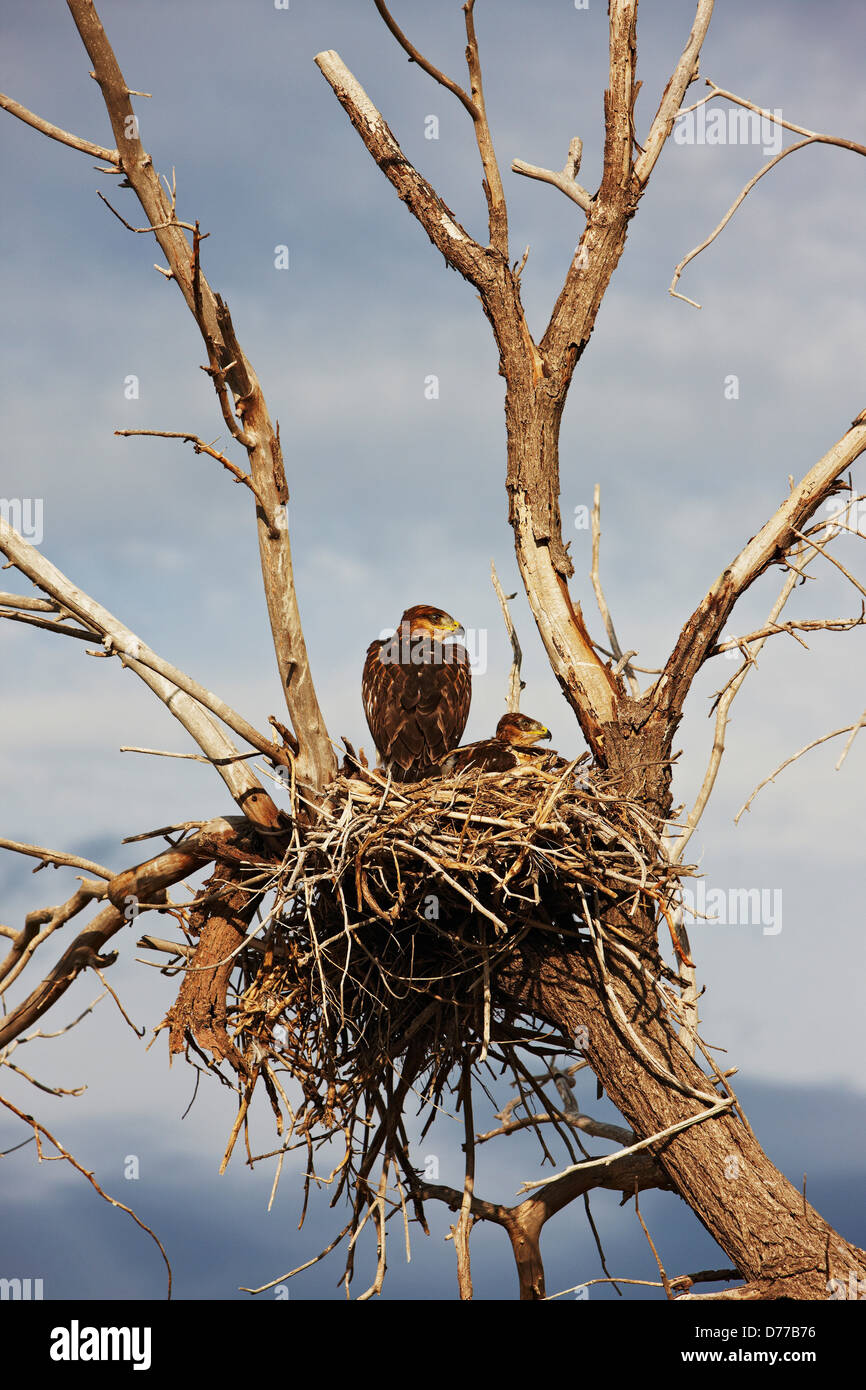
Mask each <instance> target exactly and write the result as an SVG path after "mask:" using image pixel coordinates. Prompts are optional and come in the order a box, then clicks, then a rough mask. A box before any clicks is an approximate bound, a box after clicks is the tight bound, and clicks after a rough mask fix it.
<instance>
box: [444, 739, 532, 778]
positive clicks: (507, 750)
mask: <svg viewBox="0 0 866 1390" xmlns="http://www.w3.org/2000/svg"><path fill="white" fill-rule="evenodd" d="M517 766H518V756H517V752H516V751H515V749H513V748H511V747H510V746H509V745H508V744H507V743H505V742H503V740H502V739H501V738H485V739H482V740H481V741H480V743H467V745H466V747H465V748H455V750H454V752H453V753H449V754H448V756H447V758H445V760H444V762H443V764H442V767H443V770H444V771H445V772H447V773H449V774H453V773H455V772H463V771H464V770H465V769H466V768H472V769H473V771H475V772H507V771H508V769H509V768H512V767H517Z"/></svg>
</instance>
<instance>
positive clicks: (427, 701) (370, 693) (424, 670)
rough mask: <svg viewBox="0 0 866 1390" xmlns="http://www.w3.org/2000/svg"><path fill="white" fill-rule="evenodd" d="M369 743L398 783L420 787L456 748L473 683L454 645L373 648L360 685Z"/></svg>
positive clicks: (462, 651) (389, 643)
mask: <svg viewBox="0 0 866 1390" xmlns="http://www.w3.org/2000/svg"><path fill="white" fill-rule="evenodd" d="M361 689H362V694H363V699H364V713H365V714H366V716H367V723H368V724H369V726H370V733H371V734H372V735H373V742H374V743H375V745H376V748H377V750H378V753H379V757H380V758H381V759H382V762H383V764H384V765H385V767H386V768H388V769H389V770H390V772H391V774H392V776H393V777H394V780H395V781H398V782H413V781H418V780H420V779H421V778H422V777H428V776H430V775H431V774H432V773H434V772H439V771H441V769H440V768H439V766H438V764H439V762H440V760H441V759H442V758H444V757H445V755H446V754H447V753H450V751H451V750H452V748H456V747H457V744H458V743H459V742H460V736H461V734H462V733H463V730H464V729H465V728H466V720H467V719H468V717H469V702H470V700H471V698H472V677H471V674H470V670H469V657H468V654H467V652H466V648H465V647H462V646H460V645H459V644H457V643H454V644H449V645H448V646H443V644H442V643H440V642H433V641H427V642H419V641H417V640H415V641H413V642H412V643H411V644H407V643H401V642H400V641H399V639H398V638H396V639H391V638H388V639H386V640H385V641H377V642H372V643H371V644H370V646H369V648H368V650H367V659H366V661H365V662H364V675H363V680H362V685H361Z"/></svg>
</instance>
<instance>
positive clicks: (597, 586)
mask: <svg viewBox="0 0 866 1390" xmlns="http://www.w3.org/2000/svg"><path fill="white" fill-rule="evenodd" d="M600 543H601V487H600V486H599V484H598V483H596V485H595V492H594V493H593V499H592V571H591V575H590V578H591V579H592V587H593V589H594V590H595V598H596V602H597V604H598V611H599V613H600V614H601V618H602V622H603V623H604V628H605V632H606V633H607V640H608V641H609V642H610V647H611V651H612V652H613V656H614V660H615V661H616V662H617V671H620V670H623V671H625V674H626V677H627V679H628V683H629V685H630V686H631V693H632V695H634V696H635V697H637V696H638V695H640V686H639V684H638V679H637V676H636V675H635V673H634V668H633V667H632V665H631V663H630V662H629V660H628V658H627V656H623V654H622V648H621V646H620V645H619V641H618V639H617V635H616V629H615V628H614V625H613V619H612V617H611V616H610V609H609V608H608V606H607V599H606V598H605V596H604V590H603V588H602V587H601V575H600V573H599V568H598V552H599V546H600ZM632 655H633V653H632Z"/></svg>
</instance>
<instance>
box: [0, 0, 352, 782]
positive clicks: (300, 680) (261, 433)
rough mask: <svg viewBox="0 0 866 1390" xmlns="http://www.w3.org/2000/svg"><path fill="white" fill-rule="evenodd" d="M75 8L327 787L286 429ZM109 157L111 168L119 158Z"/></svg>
mask: <svg viewBox="0 0 866 1390" xmlns="http://www.w3.org/2000/svg"><path fill="white" fill-rule="evenodd" d="M67 3H68V6H69V10H70V13H71V15H72V18H73V20H74V22H75V25H76V27H77V29H78V32H79V34H80V36H81V39H82V42H83V43H84V46H85V48H86V50H87V52H88V55H89V57H90V59H91V62H92V63H93V76H94V77H95V79H96V81H97V82H98V84H99V87H100V89H101V91H102V95H103V98H104V100H105V105H106V109H107V112H108V116H109V119H110V121H111V126H112V130H113V133H114V137H115V140H116V142H117V150H116V151H115V152H113V153H114V158H115V160H116V162H117V164H118V166H119V168H120V169H122V171H123V173H124V175H125V177H126V180H127V181H128V183H129V184H130V185H131V187H132V188H133V190H134V191H135V194H136V196H137V198H138V200H139V202H140V203H141V206H142V208H143V209H144V212H145V215H146V217H147V219H148V222H149V223H150V225H151V227H152V228H153V231H154V235H155V236H156V239H157V241H158V242H159V245H160V246H161V248H162V250H163V252H164V254H165V256H166V259H167V261H168V264H169V267H170V273H171V276H172V278H173V279H174V280H176V282H177V284H178V286H179V288H180V290H181V293H182V294H183V296H184V298H185V300H186V302H187V305H188V306H189V308H190V310H191V312H192V313H193V315H194V317H195V320H196V323H197V324H198V326H199V329H200V331H201V334H202V337H203V339H204V342H205V346H206V348H207V352H208V362H209V368H208V370H209V372H210V374H211V377H212V379H213V381H214V386H215V387H216V389H217V394H218V396H219V398H220V402H221V406H222V407H223V413H224V418H225V419H226V422H227V424H228V425H229V428H231V429H232V431H233V433H234V434H235V435H236V437H238V438H240V439H241V440H242V442H244V444H245V446H246V447H247V448H248V451H249V455H250V471H251V475H252V480H253V483H254V485H255V490H256V494H257V497H258V498H259V499H260V505H259V506H258V508H257V516H258V538H259V553H260V558H261V566H262V577H263V580H264V586H265V595H266V599H267V604H268V612H269V615H270V620H271V631H272V635H273V640H274V649H275V653H276V658H277V666H278V669H279V672H280V679H281V683H282V686H283V692H284V695H285V698H286V703H287V706H288V709H289V714H290V716H291V720H292V724H293V726H294V729H295V732H296V734H297V736H298V738H299V742H300V744H301V751H300V755H299V766H298V774H299V779H300V782H301V784H302V785H307V784H309V785H310V786H312V787H322V786H324V785H325V784H326V783H327V782H329V781H330V780H331V778H332V777H333V775H334V772H335V771H336V757H335V755H334V751H333V748H332V746H331V742H330V739H329V737H328V732H327V728H326V726H325V722H324V719H323V717H322V714H321V710H320V708H319V704H318V700H317V698H316V693H315V689H314V687H313V682H312V676H311V673H310V665H309V658H308V656H307V650H306V645H305V642H304V636H303V630H302V627H301V619H300V613H299V611H298V604H297V597H296V594H295V588H294V579H293V572H292V558H291V546H290V543H289V533H288V521H287V517H286V509H285V504H286V502H287V501H288V487H287V485H286V478H285V471H284V468H283V460H282V452H281V449H280V441H279V430H278V429H274V427H273V426H272V424H271V421H270V417H269V415H268V411H267V406H266V403H265V399H264V395H263V392H262V389H261V386H260V384H259V382H258V378H257V377H256V375H255V372H254V371H253V369H252V367H251V365H250V363H249V362H248V361H247V359H246V357H245V356H244V354H243V352H242V351H241V349H240V346H239V344H238V341H237V338H236V337H235V333H234V328H233V326H232V322H231V317H230V315H229V312H228V309H227V307H226V306H225V304H224V303H223V301H222V300H221V299H220V298H219V296H218V295H215V294H214V293H213V291H212V290H211V288H210V286H209V285H208V283H207V281H206V280H205V278H204V276H203V275H202V274H201V272H200V267H199V257H198V246H199V240H200V238H199V235H198V232H197V231H196V234H195V241H194V245H193V247H190V244H189V241H188V239H187V237H186V235H185V233H184V230H183V228H182V227H181V226H180V225H179V223H178V221H177V218H176V215H175V212H174V193H173V191H172V193H171V197H170V199H169V198H167V196H166V193H165V191H164V189H163V187H162V185H161V183H160V181H159V178H158V177H157V175H156V172H155V170H154V168H153V161H152V159H151V157H150V156H149V155H148V154H147V152H146V151H145V149H144V147H143V146H142V144H141V141H140V139H139V135H138V123H137V121H136V118H135V113H134V111H133V108H132V104H131V102H130V93H131V88H129V87H128V85H127V83H126V81H125V79H124V77H123V74H122V72H121V70H120V67H119V65H118V62H117V59H116V57H115V55H114V52H113V50H112V48H111V45H110V43H109V42H108V39H107V38H106V35H105V31H104V30H103V27H102V23H101V21H100V19H99V16H98V14H97V12H96V9H95V7H94V5H93V3H92V0H67ZM7 109H10V110H11V109H12V108H11V107H8V108H7ZM14 114H20V112H18V111H15V112H14ZM33 123H34V122H31V124H33ZM44 124H45V123H42V124H37V129H43V126H44ZM45 133H46V134H51V133H53V132H52V131H46V132H45ZM55 138H56V137H55ZM80 147H81V146H80V145H79V148H80ZM89 152H91V153H93V151H92V150H90V151H89ZM99 153H100V157H102V156H103V155H105V153H106V152H105V151H102V150H100V151H99ZM107 153H108V156H109V159H111V156H112V152H111V151H108V152H107ZM226 384H228V386H229V387H230V389H231V391H232V395H233V399H234V404H235V409H236V411H237V413H238V415H239V417H240V419H241V421H242V424H243V429H242V430H241V429H240V428H239V426H238V425H237V422H236V421H235V420H234V418H233V416H232V414H231V412H230V411H229V410H228V408H227V405H226V402H225V400H224V392H225V386H226Z"/></svg>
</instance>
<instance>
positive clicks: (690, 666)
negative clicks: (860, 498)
mask: <svg viewBox="0 0 866 1390" xmlns="http://www.w3.org/2000/svg"><path fill="white" fill-rule="evenodd" d="M864 449H866V411H863V412H861V414H860V415H858V416H857V418H856V419H855V420H854V422H853V423H852V425H851V427H850V429H848V430H847V431H846V433H845V434H844V435H843V436H842V437H841V439H839V440H838V441H837V442H836V443H835V444H834V445H833V447H832V448H831V449H829V450H828V452H827V453H826V454H825V455H824V457H823V458H821V459H819V460H818V462H817V463H816V464H815V465H814V467H813V468H811V469H810V470H809V472H808V473H807V474H806V475H805V477H804V478H803V479H802V480H801V482H800V483H799V484H798V485H797V486H796V487H795V488H793V489H792V491H791V493H790V495H789V496H788V497H787V498H786V500H785V501H784V502H783V503H782V505H781V506H780V507H779V508H778V510H777V511H776V512H775V513H774V514H773V516H771V517H770V519H769V521H767V522H765V524H764V525H763V526H762V527H761V529H760V530H759V531H758V533H757V534H756V535H755V536H753V537H752V539H751V540H750V541H749V542H748V544H747V545H745V546H744V547H743V549H742V550H741V551H740V554H739V555H738V556H737V557H736V558H735V559H734V560H733V561H732V562H731V564H730V565H728V567H727V569H725V570H724V571H723V573H722V574H721V575H720V576H719V578H718V579H717V580H716V582H715V584H714V585H713V587H712V588H711V589H710V591H709V592H708V593H707V594H706V596H705V597H704V598H703V599H702V600H701V602H700V604H699V605H698V607H697V608H696V609H695V611H694V613H693V614H692V616H691V618H689V620H688V622H687V623H686V625H685V627H684V628H683V630H682V632H681V633H680V636H679V640H678V641H677V644H676V647H675V648H674V650H673V652H672V653H671V656H670V657H669V658H668V662H667V664H666V666H665V671H664V675H663V676H662V677H661V679H660V680H659V681H658V682H657V683H656V685H655V686H654V688H653V693H652V697H651V699H652V703H653V705H654V706H655V707H656V708H658V709H664V710H674V709H675V710H681V709H682V705H683V701H684V699H685V696H686V693H687V692H688V689H689V687H690V685H691V682H692V680H693V679H694V676H695V674H696V673H697V671H698V670H699V669H700V667H701V666H702V665H703V663H704V661H705V660H706V659H707V654H708V652H709V651H710V650H711V649H712V647H713V646H714V644H715V643H716V642H717V640H718V637H719V634H720V632H721V631H722V628H723V627H724V625H725V623H726V622H727V619H728V617H729V615H730V613H731V611H732V609H733V607H734V605H735V604H736V602H737V600H738V599H739V598H740V597H741V595H742V594H744V593H745V591H746V590H747V589H748V588H749V587H750V585H751V584H753V583H754V581H755V580H756V579H757V578H758V577H759V575H761V574H763V573H764V571H765V570H766V569H768V568H769V566H770V565H772V564H773V563H774V562H775V561H777V560H779V559H780V558H782V557H783V556H784V553H785V551H786V550H787V549H788V547H789V546H790V544H791V543H792V541H793V540H794V539H795V538H796V537H797V536H798V535H800V531H799V528H800V527H801V526H802V525H803V524H804V522H806V521H807V520H808V519H809V517H810V516H812V515H813V513H814V512H815V511H816V510H817V508H818V507H819V506H820V505H821V503H822V502H823V501H824V500H825V499H826V498H827V497H829V496H830V494H831V493H832V491H833V488H834V484H835V482H836V479H837V478H838V477H839V475H840V473H843V472H844V470H845V469H846V468H848V467H850V465H851V464H852V463H853V462H854V460H855V459H857V458H859V456H860V454H862V453H863V451H864ZM809 544H810V545H813V546H814V545H815V543H814V542H813V541H809ZM815 548H816V549H818V547H817V546H815ZM827 558H828V559H831V558H832V557H830V556H828V557H827ZM836 563H838V562H836ZM849 578H850V576H849ZM852 582H854V583H856V581H853V580H852ZM857 587H858V588H859V587H860V586H859V585H858V586H857ZM774 617H775V615H773V618H774ZM772 620H773V619H772V618H771V621H772Z"/></svg>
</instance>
